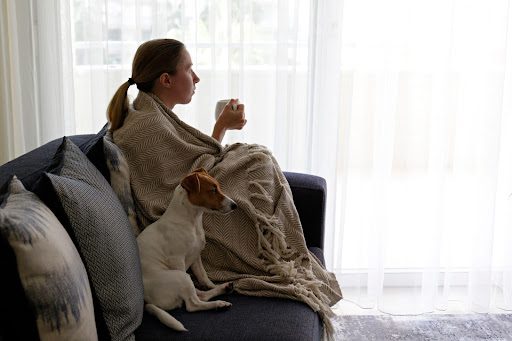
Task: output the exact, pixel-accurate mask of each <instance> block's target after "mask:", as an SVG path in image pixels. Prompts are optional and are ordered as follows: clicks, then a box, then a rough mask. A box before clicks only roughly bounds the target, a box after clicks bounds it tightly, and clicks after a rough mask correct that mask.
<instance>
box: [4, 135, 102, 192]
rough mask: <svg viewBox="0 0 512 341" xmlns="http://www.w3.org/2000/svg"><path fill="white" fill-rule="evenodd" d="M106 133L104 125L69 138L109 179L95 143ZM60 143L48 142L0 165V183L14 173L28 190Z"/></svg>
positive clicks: (57, 141)
mask: <svg viewBox="0 0 512 341" xmlns="http://www.w3.org/2000/svg"><path fill="white" fill-rule="evenodd" d="M105 133H106V126H105V127H104V128H103V129H102V130H101V131H100V132H98V133H97V134H86V135H74V136H70V137H69V138H70V139H71V141H73V143H75V144H76V145H77V146H79V147H80V149H81V150H82V152H84V154H86V155H87V157H88V158H89V159H90V160H91V161H92V162H93V163H94V165H95V166H96V167H97V168H98V169H99V171H100V172H101V173H102V174H103V176H105V177H106V178H107V180H109V177H108V169H107V168H106V165H105V163H104V162H95V161H96V160H103V159H104V157H103V148H102V144H101V143H97V142H98V141H99V140H100V139H102V138H103V135H105ZM61 143H62V138H60V139H56V140H53V141H51V142H48V143H46V144H44V145H42V146H40V147H38V148H36V149H34V150H32V151H30V152H28V153H26V154H23V155H21V156H19V157H17V158H16V159H14V160H11V161H9V162H7V163H6V164H4V165H2V166H0V185H1V184H4V183H5V182H6V181H7V180H8V179H9V178H10V177H11V175H13V174H15V175H16V176H17V177H18V179H20V180H21V182H23V185H25V187H26V188H27V189H28V190H31V189H32V187H33V185H34V184H35V182H36V181H37V180H38V179H39V177H40V175H41V174H42V173H43V172H44V171H45V170H46V168H47V167H48V165H49V164H50V162H51V160H52V158H53V156H54V155H55V152H56V151H57V148H58V147H59V146H60V144H61Z"/></svg>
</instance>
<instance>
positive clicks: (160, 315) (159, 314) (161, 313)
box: [145, 303, 188, 332]
mask: <svg viewBox="0 0 512 341" xmlns="http://www.w3.org/2000/svg"><path fill="white" fill-rule="evenodd" d="M145 308H146V311H147V312H148V313H150V314H151V315H153V316H155V317H156V318H157V319H159V320H160V322H162V323H163V324H165V325H166V326H167V327H169V328H172V329H174V330H177V331H180V332H187V331H188V330H187V329H186V328H185V327H184V326H183V324H181V322H180V321H178V320H176V319H175V318H174V317H172V316H171V314H169V313H168V312H166V311H165V310H163V309H161V308H159V307H157V306H156V305H154V304H149V303H148V304H146V306H145Z"/></svg>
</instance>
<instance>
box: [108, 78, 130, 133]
mask: <svg viewBox="0 0 512 341" xmlns="http://www.w3.org/2000/svg"><path fill="white" fill-rule="evenodd" d="M130 83H131V82H130V81H128V82H125V83H123V84H121V86H120V87H119V89H117V91H116V93H115V94H114V97H112V99H111V100H110V103H109V104H108V107H107V116H108V120H109V122H110V131H111V132H113V131H114V130H116V129H119V128H120V127H121V126H122V125H123V122H124V119H125V118H126V115H127V114H128V105H129V103H128V97H127V95H126V93H127V92H128V88H129V87H130V85H131V84H130Z"/></svg>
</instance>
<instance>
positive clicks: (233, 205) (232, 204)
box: [230, 201, 238, 210]
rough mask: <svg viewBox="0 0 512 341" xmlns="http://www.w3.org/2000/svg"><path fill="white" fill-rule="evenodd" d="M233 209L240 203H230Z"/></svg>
mask: <svg viewBox="0 0 512 341" xmlns="http://www.w3.org/2000/svg"><path fill="white" fill-rule="evenodd" d="M230 207H231V209H232V210H234V209H236V208H237V207H238V205H237V204H236V203H235V202H234V201H233V202H232V203H231V205H230Z"/></svg>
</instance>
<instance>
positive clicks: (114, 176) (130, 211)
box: [103, 131, 140, 236]
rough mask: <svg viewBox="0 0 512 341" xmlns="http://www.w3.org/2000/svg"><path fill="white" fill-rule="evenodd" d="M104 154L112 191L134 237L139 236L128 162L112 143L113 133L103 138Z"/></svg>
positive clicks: (108, 133)
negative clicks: (126, 216) (121, 207)
mask: <svg viewBox="0 0 512 341" xmlns="http://www.w3.org/2000/svg"><path fill="white" fill-rule="evenodd" d="M103 154H104V157H105V162H106V164H107V168H108V170H109V178H110V186H112V189H113V190H114V192H115V193H116V194H117V197H118V198H119V201H120V202H121V204H122V205H123V208H124V210H125V212H126V214H127V215H128V219H129V220H130V225H131V226H132V230H133V233H134V235H135V236H138V235H139V233H140V229H139V222H138V221H137V214H136V212H135V205H134V203H133V196H132V189H131V186H130V170H129V168H128V161H126V158H125V157H124V155H123V152H122V151H121V149H120V148H119V147H118V146H117V145H116V144H115V143H114V141H112V133H111V132H110V131H109V132H107V133H106V134H105V136H104V137H103Z"/></svg>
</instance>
